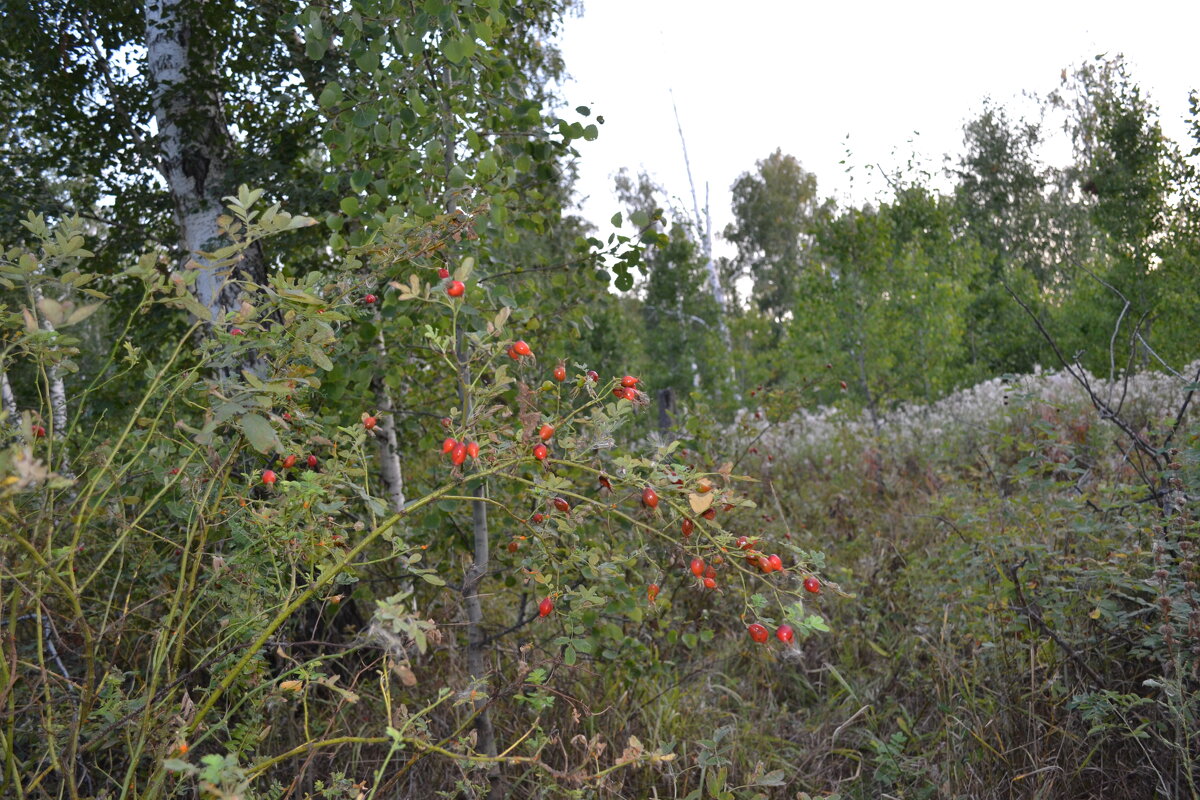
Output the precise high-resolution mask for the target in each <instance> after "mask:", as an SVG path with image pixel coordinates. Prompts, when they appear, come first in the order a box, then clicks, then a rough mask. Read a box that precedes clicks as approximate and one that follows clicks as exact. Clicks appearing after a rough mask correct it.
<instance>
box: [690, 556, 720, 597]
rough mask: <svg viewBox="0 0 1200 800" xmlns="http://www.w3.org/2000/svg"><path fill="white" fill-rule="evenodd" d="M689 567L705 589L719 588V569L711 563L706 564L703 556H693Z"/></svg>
mask: <svg viewBox="0 0 1200 800" xmlns="http://www.w3.org/2000/svg"><path fill="white" fill-rule="evenodd" d="M689 569H691V571H692V574H693V575H695V576H696V577H697V578H698V579H699V580H700V582H701V584H703V586H704V588H705V589H715V588H717V570H716V569H715V568H714V567H713V566H712V565H711V564H708V565H706V564H705V563H704V559H703V558H693V559H692V563H691V564H690V565H689Z"/></svg>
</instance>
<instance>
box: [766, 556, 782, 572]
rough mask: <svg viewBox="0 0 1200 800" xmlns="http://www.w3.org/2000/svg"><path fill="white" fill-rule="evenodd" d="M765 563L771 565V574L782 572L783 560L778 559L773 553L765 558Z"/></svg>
mask: <svg viewBox="0 0 1200 800" xmlns="http://www.w3.org/2000/svg"><path fill="white" fill-rule="evenodd" d="M767 563H769V564H770V565H771V571H772V572H782V571H783V559H782V558H780V557H779V556H777V555H775V554H774V553H772V554H771V555H770V556H769V557H768V558H767Z"/></svg>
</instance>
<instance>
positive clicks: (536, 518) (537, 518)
mask: <svg viewBox="0 0 1200 800" xmlns="http://www.w3.org/2000/svg"><path fill="white" fill-rule="evenodd" d="M530 519H531V520H533V524H534V525H540V524H541V522H542V520H544V519H545V517H544V516H542V515H541V514H540V513H537V514H534V515H533V516H532V517H530Z"/></svg>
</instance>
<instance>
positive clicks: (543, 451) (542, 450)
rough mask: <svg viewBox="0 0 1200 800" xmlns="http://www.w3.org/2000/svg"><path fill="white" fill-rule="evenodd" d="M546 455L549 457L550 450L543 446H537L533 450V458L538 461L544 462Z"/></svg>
mask: <svg viewBox="0 0 1200 800" xmlns="http://www.w3.org/2000/svg"><path fill="white" fill-rule="evenodd" d="M548 455H550V450H549V449H547V447H546V445H544V444H539V445H537V446H536V447H534V448H533V457H534V458H536V459H537V460H538V461H545V460H546V456H548Z"/></svg>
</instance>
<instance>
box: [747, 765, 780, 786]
mask: <svg viewBox="0 0 1200 800" xmlns="http://www.w3.org/2000/svg"><path fill="white" fill-rule="evenodd" d="M785 777H786V776H785V775H784V773H783V770H781V769H773V770H771V771H770V772H768V773H767V774H766V775H763V776H762V777H761V778H759V779H758V780H757V781H755V782H754V783H755V785H757V786H783V783H784V778H785Z"/></svg>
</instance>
